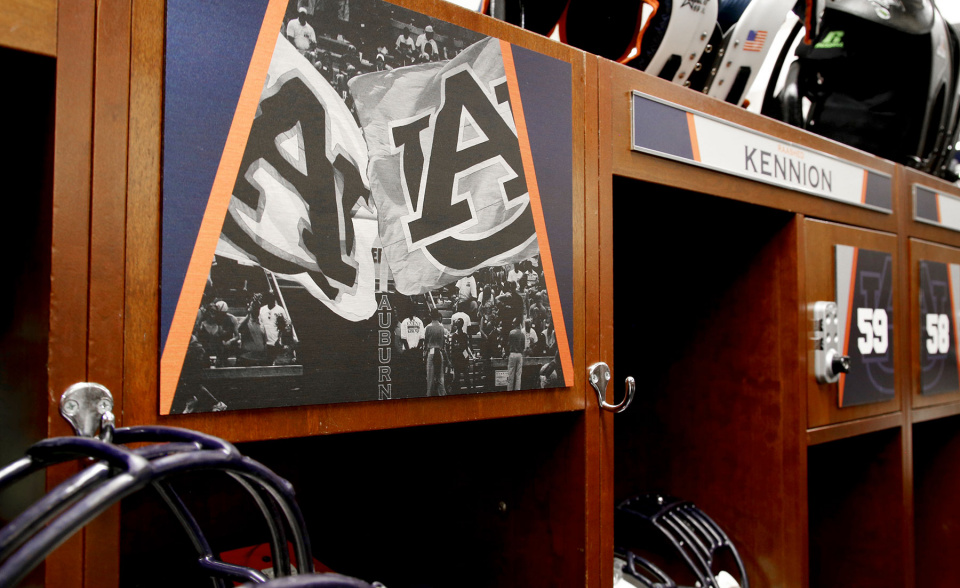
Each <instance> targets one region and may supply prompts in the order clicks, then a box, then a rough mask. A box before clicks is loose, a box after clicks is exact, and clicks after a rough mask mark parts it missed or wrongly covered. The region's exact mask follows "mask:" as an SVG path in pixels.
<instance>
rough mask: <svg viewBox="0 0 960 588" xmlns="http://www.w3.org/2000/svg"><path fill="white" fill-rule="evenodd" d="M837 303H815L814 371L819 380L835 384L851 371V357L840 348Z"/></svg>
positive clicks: (823, 382)
mask: <svg viewBox="0 0 960 588" xmlns="http://www.w3.org/2000/svg"><path fill="white" fill-rule="evenodd" d="M837 315H838V313H837V303H836V302H827V301H819V302H814V303H813V342H814V361H813V371H814V375H816V377H817V382H820V383H821V384H833V383H834V382H836V381H837V380H839V379H840V374H845V373H847V372H848V371H850V358H849V357H848V356H846V355H843V352H842V351H841V348H840V345H841V343H840V319H839V318H838V316H837Z"/></svg>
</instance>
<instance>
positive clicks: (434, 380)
mask: <svg viewBox="0 0 960 588" xmlns="http://www.w3.org/2000/svg"><path fill="white" fill-rule="evenodd" d="M424 296H425V302H426V303H425V304H421V305H418V304H413V305H410V306H409V308H408V309H407V310H406V312H405V314H406V316H403V317H402V320H401V322H400V323H399V324H398V326H397V332H396V342H397V346H398V351H399V352H400V353H401V356H402V355H403V354H408V353H410V352H411V351H412V352H414V353H418V354H422V358H423V362H424V366H425V374H426V379H427V395H428V396H432V395H433V394H434V393H437V394H440V395H443V394H445V393H446V392H447V391H454V392H458V391H463V390H479V389H481V388H488V387H491V384H490V383H489V379H490V378H492V377H493V373H494V371H495V369H494V362H495V361H497V360H506V362H507V365H506V372H507V374H506V388H507V390H520V389H522V386H521V377H522V375H523V366H524V360H525V358H532V357H537V358H545V360H541V361H538V362H537V363H538V365H540V364H542V365H541V367H540V368H539V372H538V379H537V383H536V384H537V385H538V386H539V387H541V388H546V387H551V386H555V385H557V382H558V381H560V380H561V379H562V378H561V370H560V361H559V348H558V345H557V334H556V331H555V329H554V325H553V318H552V314H551V308H550V297H549V295H548V294H547V290H546V288H545V286H544V279H543V272H542V269H541V267H540V264H539V259H538V258H537V257H534V258H531V259H527V260H523V261H521V262H518V263H513V264H508V265H506V266H495V267H488V268H483V269H481V270H480V271H478V272H477V273H476V274H474V275H471V276H467V277H464V278H461V279H460V280H459V281H457V282H456V283H455V284H452V285H451V286H449V287H448V288H445V289H442V290H440V291H437V292H431V293H429V294H426V295H424ZM418 311H419V312H420V314H424V315H426V316H423V317H422V318H421V316H418ZM424 319H426V320H424ZM445 324H446V325H448V326H446V327H445V326H444V325H445ZM499 363H502V362H499ZM478 379H484V380H485V382H479V381H478ZM527 387H528V388H529V387H531V386H530V385H527Z"/></svg>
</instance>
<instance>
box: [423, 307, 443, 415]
mask: <svg viewBox="0 0 960 588" xmlns="http://www.w3.org/2000/svg"><path fill="white" fill-rule="evenodd" d="M446 333H447V331H446V329H444V328H443V325H441V324H440V311H439V310H437V309H436V308H435V309H433V310H432V311H431V313H430V324H429V325H427V328H426V329H425V330H424V350H423V352H424V362H425V363H426V365H427V396H433V393H434V391H436V392H437V394H439V395H440V396H446V395H447V391H446V388H445V387H444V377H443V368H444V349H445V348H446V346H447V345H446V344H447V334H446Z"/></svg>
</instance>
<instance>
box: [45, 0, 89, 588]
mask: <svg viewBox="0 0 960 588" xmlns="http://www.w3.org/2000/svg"><path fill="white" fill-rule="evenodd" d="M95 14H96V4H95V2H94V1H93V0H83V1H69V2H67V1H65V2H63V3H61V5H60V7H59V20H58V21H57V34H58V39H59V41H58V43H59V47H60V49H61V53H60V56H59V58H58V59H57V87H56V93H57V104H56V115H55V117H56V118H55V120H56V122H55V126H56V130H55V133H54V169H53V227H52V235H51V248H50V260H51V261H50V347H49V355H48V357H49V367H48V378H49V380H48V400H49V403H48V415H49V418H48V421H47V423H48V427H47V436H49V437H56V436H61V435H72V434H73V432H72V431H71V429H70V427H69V425H68V424H67V423H66V421H64V420H63V419H62V418H61V417H60V412H59V402H60V395H61V394H62V393H63V391H64V390H66V388H67V387H69V386H70V385H71V384H74V383H75V382H79V381H84V380H86V378H87V300H88V285H89V281H88V270H89V238H90V233H89V231H90V224H89V220H90V173H91V149H92V133H91V129H92V124H93V73H94V31H95V26H96V24H95V20H94V19H95ZM75 472H76V466H74V465H73V464H67V465H64V466H62V467H57V468H51V469H49V470H48V471H47V489H48V490H49V489H52V488H53V487H55V486H56V485H58V484H59V483H60V482H62V481H63V480H65V479H66V478H67V477H69V476H70V475H71V474H73V473H75ZM82 558H83V536H82V534H77V535H75V536H74V537H73V538H72V539H70V540H69V541H67V543H65V544H64V545H63V546H61V547H60V549H58V550H57V551H56V552H54V553H53V554H52V555H51V556H50V557H48V558H47V561H46V584H47V585H48V586H58V587H60V586H62V587H64V588H68V587H73V586H76V587H79V586H82V584H83V575H82V574H80V573H78V571H79V570H82V569H83V560H82Z"/></svg>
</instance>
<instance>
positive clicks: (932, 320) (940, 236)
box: [902, 170, 960, 422]
mask: <svg viewBox="0 0 960 588" xmlns="http://www.w3.org/2000/svg"><path fill="white" fill-rule="evenodd" d="M902 190H903V192H904V194H909V195H910V217H911V219H912V222H910V223H908V225H907V227H908V228H907V235H908V236H909V237H910V240H909V246H910V257H909V260H910V292H909V298H908V301H909V304H910V318H911V322H910V324H911V329H910V333H911V336H910V357H911V362H910V364H911V374H910V390H911V405H912V407H913V409H914V410H913V413H912V417H913V421H914V422H920V421H925V420H930V419H934V418H939V417H943V416H949V415H952V414H956V412H957V411H958V410H960V408H958V402H957V401H958V400H960V383H958V382H957V376H956V373H957V367H956V366H957V361H956V350H955V346H956V341H957V333H956V325H957V308H958V307H960V303H958V301H957V300H956V298H955V296H957V293H958V292H960V283H958V281H957V280H958V279H960V274H958V271H960V270H958V264H960V250H958V249H957V248H958V247H960V191H958V190H957V187H956V186H955V185H953V184H950V183H948V182H945V181H943V180H940V179H938V178H933V177H931V176H929V175H926V174H921V173H919V172H916V171H913V170H908V171H907V173H905V174H904V181H903V187H902Z"/></svg>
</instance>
